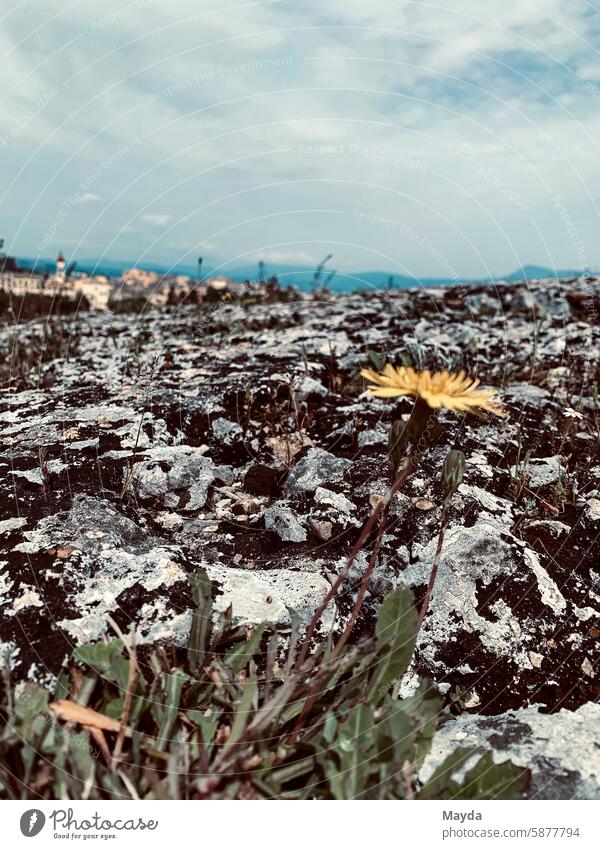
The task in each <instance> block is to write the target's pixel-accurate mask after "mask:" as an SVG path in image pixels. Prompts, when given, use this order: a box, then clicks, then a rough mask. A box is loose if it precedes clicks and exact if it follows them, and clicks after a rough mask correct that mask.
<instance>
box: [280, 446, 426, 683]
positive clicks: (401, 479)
mask: <svg viewBox="0 0 600 849" xmlns="http://www.w3.org/2000/svg"><path fill="white" fill-rule="evenodd" d="M414 470H415V463H414V460H413V458H412V456H408V457H407V458H406V460H405V465H404V468H403V469H402V471H401V472H400V474H399V475H398V477H397V478H396V480H395V482H394V483H393V485H392V486H391V487H390V489H389V490H388V492H387V493H386V495H385V496H384V498H382V500H381V501H380V502H379V504H377V505H376V506H375V507H374V508H373V511H372V513H371V515H370V516H369V518H368V520H367V521H366V522H365V525H364V527H363V529H362V531H361V533H360V534H359V537H358V539H357V540H356V542H355V543H354V545H353V547H352V551H351V552H350V554H349V556H348V559H347V561H346V563H345V565H344V568H343V569H342V571H341V572H340V574H339V575H338V576H337V578H336V579H335V581H334V582H333V584H332V585H331V588H330V590H329V592H328V593H327V595H326V596H325V598H324V599H323V601H322V602H321V604H320V605H319V607H318V608H317V609H316V610H315V612H314V614H313V617H312V619H311V620H310V623H309V625H308V628H307V629H306V634H305V636H304V639H303V641H302V645H301V648H300V654H299V656H298V660H297V661H296V668H299V667H300V666H302V664H303V663H304V661H305V660H306V656H307V654H308V650H309V648H310V641H311V639H312V636H313V634H314V632H315V628H316V627H317V625H318V623H319V620H320V618H321V616H322V615H323V612H324V610H325V608H326V607H327V605H328V604H329V602H330V601H331V599H332V598H333V597H334V596H335V594H336V593H337V591H338V590H339V588H340V586H341V585H342V583H343V582H344V581H345V579H346V577H347V575H348V572H349V571H350V567H351V566H352V564H353V563H354V560H355V559H356V555H357V554H358V552H359V551H360V550H361V548H362V547H363V545H364V543H365V542H366V540H367V539H368V537H369V535H370V533H371V531H372V530H373V528H374V526H375V523H376V522H377V519H378V518H379V517H380V516H381V521H380V524H379V529H378V532H377V539H376V541H375V549H376V551H375V557H373V555H371V561H372V562H371V561H370V562H369V568H368V569H367V572H369V570H370V572H372V571H373V567H374V565H375V560H376V559H377V553H378V552H379V546H380V544H381V537H382V536H383V531H384V528H385V523H386V522H387V516H388V514H389V509H390V505H391V502H392V499H393V497H394V495H395V494H396V493H397V492H398V490H399V489H400V488H401V487H402V486H403V485H404V484H405V483H406V481H407V480H408V478H409V477H410V476H411V475H412V473H413V472H414ZM384 517H385V522H384V521H383V520H384ZM375 549H374V550H375ZM366 574H367V573H365V576H364V577H363V581H362V583H361V591H362V590H363V584H364V589H365V590H366V583H365V577H366ZM359 597H360V602H361V604H362V599H363V598H364V591H363V592H362V597H361V593H360V592H359ZM357 601H358V599H357ZM359 609H360V608H358V609H357V608H356V605H355V606H354V610H353V611H352V616H351V618H350V623H352V625H353V624H354V621H355V620H356V616H358V611H359ZM355 611H356V616H355ZM350 623H349V624H350ZM346 630H347V629H346ZM345 633H346V632H344V635H342V637H341V639H343V640H344V642H345V641H346V640H347V639H348V637H346V638H345V639H344V636H345ZM348 636H349V634H348ZM338 645H339V643H338ZM336 649H337V646H336Z"/></svg>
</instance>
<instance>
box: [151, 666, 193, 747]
mask: <svg viewBox="0 0 600 849" xmlns="http://www.w3.org/2000/svg"><path fill="white" fill-rule="evenodd" d="M165 678H166V687H165V704H164V705H155V707H156V710H157V713H159V715H160V728H159V732H158V740H157V741H156V748H157V749H158V751H159V752H162V751H163V750H164V748H165V746H166V744H167V742H168V741H169V739H170V736H171V732H172V730H173V726H174V725H175V720H176V719H177V712H178V710H179V701H180V699H181V690H182V688H183V685H184V684H185V682H186V681H187V680H189V679H188V676H187V675H186V674H185V672H183V670H181V669H176V670H175V671H174V672H173V673H171V674H168V675H165Z"/></svg>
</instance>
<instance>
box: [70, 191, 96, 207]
mask: <svg viewBox="0 0 600 849" xmlns="http://www.w3.org/2000/svg"><path fill="white" fill-rule="evenodd" d="M99 200H102V195H97V194H96V193H95V192H83V193H82V194H80V195H79V196H78V197H77V198H76V199H75V200H74V201H73V206H79V204H81V203H95V202H96V201H99Z"/></svg>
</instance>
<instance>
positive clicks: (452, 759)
mask: <svg viewBox="0 0 600 849" xmlns="http://www.w3.org/2000/svg"><path fill="white" fill-rule="evenodd" d="M476 752H477V749H464V748H460V747H459V748H458V749H455V750H454V751H453V752H451V753H450V754H449V755H448V757H447V758H446V759H445V760H444V762H443V763H441V764H440V765H439V766H438V768H437V769H436V770H435V772H434V773H433V775H432V776H431V778H430V779H429V781H428V782H427V783H426V784H425V785H424V786H423V788H422V789H421V792H420V793H419V799H447V798H449V797H448V796H447V795H446V791H447V789H448V787H450V786H454V787H458V785H456V783H455V782H453V781H452V776H453V775H454V773H455V772H457V770H459V769H461V767H463V766H464V765H465V763H466V762H467V761H468V760H469V758H471V757H472V756H473V755H474V754H475V753H476Z"/></svg>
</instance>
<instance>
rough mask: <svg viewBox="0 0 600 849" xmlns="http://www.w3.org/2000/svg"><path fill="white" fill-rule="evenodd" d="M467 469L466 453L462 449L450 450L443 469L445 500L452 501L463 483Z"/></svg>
mask: <svg viewBox="0 0 600 849" xmlns="http://www.w3.org/2000/svg"><path fill="white" fill-rule="evenodd" d="M464 471H465V455H464V454H463V452H462V451H449V452H448V454H447V456H446V459H445V460H444V468H443V469H442V484H443V486H444V501H445V502H446V504H447V503H448V502H449V501H450V499H451V498H452V496H453V495H454V493H455V492H456V490H457V489H458V487H459V486H460V485H461V483H462V479H463V474H464Z"/></svg>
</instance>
